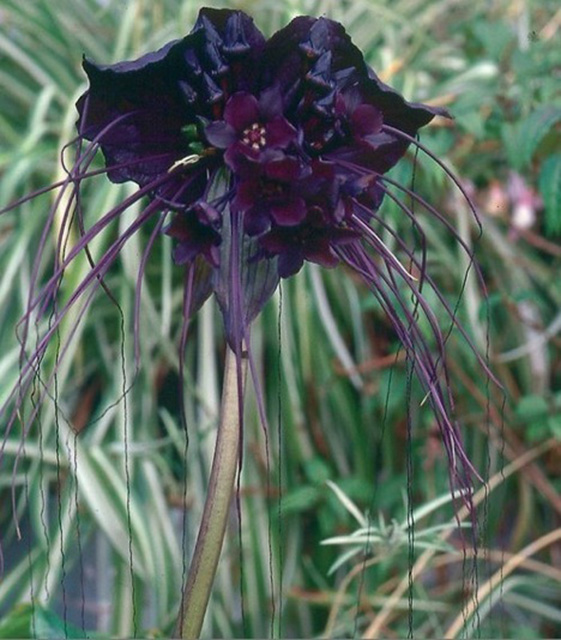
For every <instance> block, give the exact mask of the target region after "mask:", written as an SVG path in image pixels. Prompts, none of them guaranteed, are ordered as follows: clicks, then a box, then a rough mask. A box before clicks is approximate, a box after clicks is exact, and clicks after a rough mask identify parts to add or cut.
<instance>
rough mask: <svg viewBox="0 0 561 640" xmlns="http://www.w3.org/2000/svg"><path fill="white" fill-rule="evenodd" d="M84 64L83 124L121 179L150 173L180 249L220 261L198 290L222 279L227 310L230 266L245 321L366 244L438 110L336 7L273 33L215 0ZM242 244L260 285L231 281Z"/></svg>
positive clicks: (144, 182)
mask: <svg viewBox="0 0 561 640" xmlns="http://www.w3.org/2000/svg"><path fill="white" fill-rule="evenodd" d="M84 68H85V70H86V73H87V75H88V78H89V80H90V87H89V89H88V91H87V92H86V93H85V94H84V95H83V96H82V98H81V99H80V100H79V102H78V111H79V113H80V118H79V121H78V130H79V133H80V136H81V137H82V138H83V139H86V140H89V141H92V142H94V143H95V144H96V145H99V146H100V147H101V149H102V151H103V153H104V156H105V160H106V164H107V172H108V176H109V178H110V179H111V180H112V181H114V182H123V181H129V180H131V181H134V182H136V183H137V184H138V185H139V186H140V187H142V188H144V189H145V191H146V193H148V194H149V196H150V198H152V199H153V200H154V201H156V202H158V203H159V207H160V209H161V210H165V211H168V212H172V215H173V219H172V221H171V223H169V224H168V226H167V229H166V231H167V233H168V234H169V235H171V236H173V237H174V238H175V239H176V241H177V246H176V249H175V259H176V262H178V263H179V264H189V265H191V264H193V263H195V262H196V261H197V258H200V259H202V260H204V261H205V262H206V263H208V265H210V266H211V267H212V270H214V274H212V275H210V276H209V277H207V278H199V279H198V286H199V288H202V290H199V291H196V292H193V296H194V299H196V300H197V304H200V303H201V302H202V301H203V300H205V299H206V297H208V295H210V293H211V292H212V291H215V292H216V293H217V295H218V298H219V300H220V301H221V304H222V307H223V308H224V309H226V310H228V309H229V308H230V307H231V306H232V304H233V301H232V294H231V293H230V294H227V292H226V291H225V290H223V289H225V288H224V287H222V285H221V283H222V284H223V283H224V280H225V279H226V280H227V281H228V283H229V287H227V289H233V291H234V296H235V295H237V296H238V297H240V296H242V297H244V298H245V300H244V304H243V305H242V306H244V308H245V309H246V313H245V316H244V318H243V322H246V323H248V322H250V321H251V319H252V317H253V315H255V314H256V313H257V312H258V311H259V309H260V308H261V307H262V305H263V303H264V302H265V301H266V299H267V298H268V297H269V296H270V294H271V293H272V291H273V290H274V288H275V287H276V284H277V283H278V278H279V277H282V278H286V277H288V276H291V275H293V274H295V273H297V272H298V271H299V270H300V268H301V267H302V264H303V263H304V261H305V260H309V261H311V262H315V263H317V264H320V265H322V266H326V267H331V266H334V265H336V264H337V263H338V262H339V261H340V260H341V259H344V256H345V255H346V254H345V249H344V248H345V247H347V252H348V250H349V247H352V246H356V245H357V242H358V241H359V240H360V238H362V237H363V236H364V231H363V224H364V223H365V222H366V223H367V222H368V221H369V219H370V218H371V215H372V212H374V211H376V210H377V209H378V207H379V205H380V202H381V200H382V197H383V193H384V189H383V187H382V186H381V185H380V182H379V178H380V176H381V175H383V174H384V173H385V172H387V171H388V170H389V169H390V168H391V167H392V166H394V165H395V163H396V162H397V161H398V160H399V158H400V157H401V156H402V155H403V154H404V152H405V150H406V149H407V147H408V145H409V142H410V137H412V136H414V135H415V134H416V132H417V130H418V129H419V128H420V127H421V126H423V125H425V124H427V123H428V122H429V121H430V120H431V119H432V118H433V117H434V115H435V114H436V113H439V111H437V110H435V109H431V108H428V107H426V106H422V105H418V104H409V103H407V102H406V101H405V100H404V99H403V98H402V97H401V96H400V95H399V94H397V93H396V92H394V91H393V90H391V89H390V88H389V87H387V86H385V85H384V84H382V83H381V82H380V80H379V79H378V78H377V77H376V75H375V74H374V73H373V72H372V71H371V70H370V69H369V68H368V67H367V65H366V64H365V62H364V60H363V57H362V55H361V53H360V51H359V50H358V49H357V48H356V47H355V46H354V45H353V44H352V42H351V40H350V38H349V37H348V35H347V34H346V33H345V31H344V29H343V27H342V26H341V25H340V24H338V23H336V22H333V21H331V20H328V19H325V18H319V19H314V18H309V17H301V18H297V19H295V20H293V21H292V22H291V23H290V24H289V25H288V26H287V27H285V28H284V29H282V30H281V31H279V32H278V33H276V34H275V35H274V36H273V37H272V38H271V39H269V40H265V38H264V37H263V35H262V34H261V33H260V31H259V30H258V29H257V28H256V27H255V25H254V24H253V21H252V20H251V19H250V18H249V17H248V16H247V15H245V14H244V13H242V12H240V11H229V10H212V9H203V10H202V11H201V13H200V16H199V19H198V21H197V23H196V25H195V27H194V29H193V31H192V33H191V34H190V35H188V36H187V37H185V38H183V39H182V40H180V41H177V42H173V43H170V44H168V45H167V46H166V47H164V48H163V49H161V50H160V51H157V52H156V53H150V54H147V55H145V56H143V57H142V58H140V59H139V60H136V61H134V62H124V63H119V64H116V65H111V66H99V65H96V64H93V63H92V62H89V61H88V60H85V61H84ZM226 218H228V220H226ZM355 250H356V249H355ZM233 255H234V256H242V255H243V260H242V263H241V264H239V265H236V267H237V268H239V270H240V273H241V275H240V277H241V278H242V279H243V278H244V277H245V278H246V279H247V280H249V281H251V282H254V283H255V282H257V283H258V284H254V285H253V289H252V291H251V292H249V291H247V287H243V282H242V280H240V282H239V285H237V284H236V282H235V281H233V273H232V272H233V269H232V265H226V264H225V262H226V261H228V260H231V256H233ZM346 261H348V259H347V260H346ZM264 262H265V263H267V266H266V274H267V275H266V277H260V276H259V273H260V272H262V271H263V264H262V263H264ZM221 270H222V271H224V270H227V271H228V274H227V276H226V278H225V279H224V277H220V275H219V272H220V271H221ZM248 270H249V271H252V272H254V273H252V274H247V275H245V276H244V274H243V273H242V272H245V271H248ZM239 286H241V287H243V288H244V291H243V292H241V291H238V287H239ZM227 295H229V296H230V303H229V302H228V300H226V296H227ZM247 310H249V311H247ZM226 320H227V322H226V326H227V329H228V333H229V335H230V337H231V334H232V330H233V329H232V327H233V325H234V323H233V319H232V318H231V317H230V314H229V313H228V312H226ZM239 337H240V336H238V338H239Z"/></svg>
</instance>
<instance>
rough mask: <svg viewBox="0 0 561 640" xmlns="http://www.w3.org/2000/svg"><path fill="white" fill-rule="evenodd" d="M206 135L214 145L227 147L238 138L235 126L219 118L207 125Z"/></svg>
mask: <svg viewBox="0 0 561 640" xmlns="http://www.w3.org/2000/svg"><path fill="white" fill-rule="evenodd" d="M205 137H206V139H207V140H208V141H209V142H210V144H211V145H213V146H214V147H218V148H219V149H227V148H228V147H229V146H230V145H231V144H232V143H233V142H234V141H235V140H236V139H237V134H236V131H235V129H234V127H232V126H231V125H229V124H228V123H226V122H224V120H218V121H216V122H211V123H210V124H209V125H207V126H206V127H205Z"/></svg>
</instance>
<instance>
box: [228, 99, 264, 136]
mask: <svg viewBox="0 0 561 640" xmlns="http://www.w3.org/2000/svg"><path fill="white" fill-rule="evenodd" d="M224 120H226V122H227V123H228V124H229V125H231V126H232V127H233V128H234V129H235V130H236V132H237V133H238V134H240V133H242V132H243V131H244V129H247V127H250V126H251V125H252V124H254V123H255V122H259V103H258V102H257V98H256V97H255V96H252V95H251V94H249V93H245V92H244V91H240V92H238V93H235V94H234V95H233V96H232V97H231V98H230V99H229V100H228V102H227V103H226V108H225V109H224Z"/></svg>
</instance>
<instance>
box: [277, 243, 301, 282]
mask: <svg viewBox="0 0 561 640" xmlns="http://www.w3.org/2000/svg"><path fill="white" fill-rule="evenodd" d="M303 264H304V257H303V255H302V251H301V250H300V249H299V248H295V249H293V250H291V251H287V252H286V253H281V254H280V255H279V261H278V270H279V276H280V277H281V278H290V276H293V275H296V274H297V273H298V271H300V269H301V268H302V266H303Z"/></svg>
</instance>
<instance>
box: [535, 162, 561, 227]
mask: <svg viewBox="0 0 561 640" xmlns="http://www.w3.org/2000/svg"><path fill="white" fill-rule="evenodd" d="M539 189H540V194H541V196H542V198H543V204H544V208H545V213H544V216H545V217H544V222H545V233H546V235H548V236H556V235H560V234H561V153H556V154H555V155H553V156H550V157H549V158H547V160H546V161H545V162H544V163H543V165H542V168H541V171H540V175H539Z"/></svg>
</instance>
